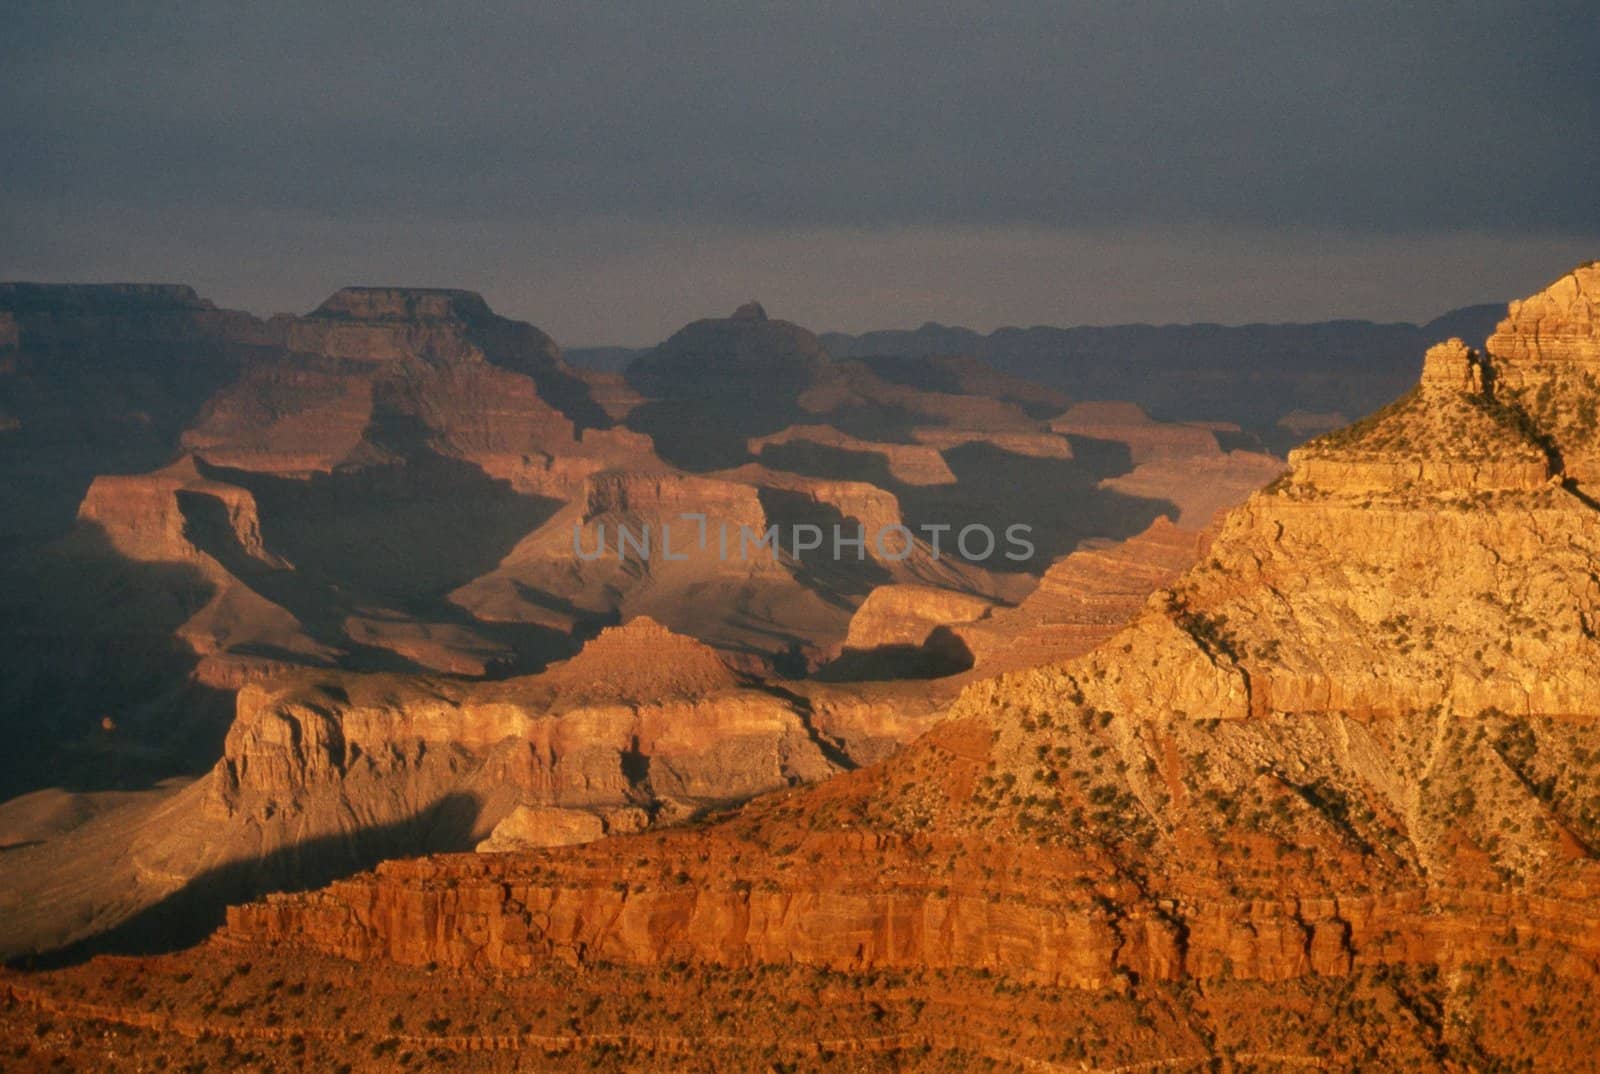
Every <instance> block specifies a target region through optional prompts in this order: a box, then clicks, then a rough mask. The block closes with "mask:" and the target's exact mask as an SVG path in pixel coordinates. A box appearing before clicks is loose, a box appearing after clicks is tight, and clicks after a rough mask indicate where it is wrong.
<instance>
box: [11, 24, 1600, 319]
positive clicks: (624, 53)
mask: <svg viewBox="0 0 1600 1074" xmlns="http://www.w3.org/2000/svg"><path fill="white" fill-rule="evenodd" d="M230 6H231V5H224V4H218V3H207V4H194V5H182V4H180V5H165V4H163V5H155V4H148V5H147V4H137V5H134V4H126V3H120V2H119V3H95V4H80V3H71V2H60V0H56V2H46V3H37V4H35V3H26V2H24V3H18V2H16V0H3V11H0V26H3V33H0V199H3V200H0V276H4V277H26V278H45V279H85V280H87V279H174V280H183V281H187V282H191V283H194V284H195V285H196V286H198V287H199V288H200V289H201V290H202V291H203V292H204V293H206V294H208V295H209V296H211V297H213V298H215V299H216V300H218V301H219V302H224V303H226V304H230V305H240V306H244V307H246V308H251V309H255V310H258V311H262V312H269V311H272V310H279V309H292V310H298V309H304V308H307V307H309V306H311V305H313V304H314V303H315V302H316V301H317V300H319V299H320V298H321V297H322V296H323V295H324V294H325V293H326V292H328V291H330V290H332V289H333V288H335V287H337V286H339V285H340V284H343V283H352V282H367V283H379V282H383V283H416V284H436V285H445V284H449V285H457V286H465V287H472V288H475V289H478V290H481V291H483V292H484V293H485V294H486V295H487V296H488V297H489V298H490V300H491V301H492V302H493V303H494V304H495V305H496V307H497V308H499V309H501V310H502V311H503V312H507V313H510V314H514V315H517V316H521V317H525V318H527V319H530V320H533V321H535V322H536V323H538V324H540V325H542V326H543V327H545V328H546V329H548V330H549V331H551V332H553V333H554V334H555V335H556V336H557V338H558V339H560V340H562V341H563V342H566V343H585V342H601V341H612V342H629V343H638V342H647V341H651V340H654V339H657V338H660V337H661V336H662V335H664V334H665V333H667V332H668V331H670V330H671V329H672V328H674V327H675V326H677V325H678V324H680V323H681V322H683V321H685V320H688V319H691V318H692V317H695V316H700V315H703V314H707V313H712V312H725V311H726V309H731V308H732V306H734V305H735V304H737V303H738V302H739V301H742V300H743V299H745V298H747V297H750V296H752V295H754V296H758V297H760V298H761V299H763V300H764V301H765V302H766V304H767V306H768V308H769V309H770V310H772V311H773V312H774V314H777V315H783V316H788V317H790V318H792V319H796V320H801V321H803V322H805V323H808V324H810V325H812V326H813V327H817V328H844V329H860V328H865V327H885V326H893V325H914V324H917V323H920V322H922V321H924V320H928V319H937V320H943V321H947V322H955V321H960V322H964V323H968V324H972V325H974V326H976V327H980V328H989V327H993V326H995V325H998V324H1006V323H1020V324H1030V323H1063V324H1064V323H1083V322H1108V321H1123V320H1158V321H1169V320H1192V319H1212V320H1222V321H1241V320H1252V319H1272V320H1277V319H1315V318H1322V317H1328V316H1336V315H1347V316H1368V317H1374V318H1398V319H1420V318H1426V317H1429V316H1432V315H1433V314H1435V313H1437V312H1441V311H1442V310H1444V309H1445V308H1447V307H1450V306H1454V305H1460V304H1464V303H1467V302H1472V301H1482V300H1486V299H1502V298H1507V297H1512V296H1514V295H1517V294H1520V293H1524V292H1527V291H1529V290H1532V289H1534V288H1536V287H1538V286H1540V285H1541V284H1542V283H1544V282H1545V281H1546V280H1548V279H1549V278H1552V277H1554V276H1556V275H1558V274H1559V273H1560V272H1561V271H1563V270H1565V269H1566V268H1568V267H1570V265H1571V264H1572V263H1575V262H1577V261H1579V260H1586V259H1589V258H1593V257H1597V256H1600V183H1597V177H1600V4H1596V3H1594V2H1593V0H1587V2H1584V3H1576V2H1575V3H1563V4H1555V3H1550V4H1546V3H1470V2H1464V3H1452V4H1443V3H1439V4H1435V3H1428V2H1407V3H1403V4H1392V3H1382V4H1377V3H1374V4H1363V3H1348V2H1346V3H1329V4H1312V3H1299V2H1294V0H1273V2H1268V3H1259V4H1254V3H1222V2H1206V3H1194V2H1188V3H1174V4H1145V3H1137V2H1111V0H1106V2H1101V3H1085V4H1077V3H1046V2H1042V0H1030V2H1024V3H1009V4H1008V3H987V4H976V3H975V4H971V5H957V4H952V3H946V4H938V5H913V4H877V3H870V2H866V0H854V2H849V3H819V4H806V3H785V4H770V5H768V4H761V3H754V2H751V0H745V2H740V3H711V2H695V3H691V2H671V0H653V2H649V3H640V4H633V3H612V2H605V0H584V2H572V3H560V2H546V3H537V4H505V5H494V4H484V5H470V6H471V7H472V8H473V10H472V12H471V13H462V12H459V11H456V10H453V5H445V4H438V5H428V6H426V7H421V6H418V7H412V6H409V5H406V4H402V3H393V2H390V3H382V4H365V3H362V4H338V3H329V2H324V3H322V4H317V5H306V6H299V5H295V4H287V3H269V4H251V5H239V6H238V7H237V8H234V9H233V10H228V8H229V7H230ZM463 6H468V5H463Z"/></svg>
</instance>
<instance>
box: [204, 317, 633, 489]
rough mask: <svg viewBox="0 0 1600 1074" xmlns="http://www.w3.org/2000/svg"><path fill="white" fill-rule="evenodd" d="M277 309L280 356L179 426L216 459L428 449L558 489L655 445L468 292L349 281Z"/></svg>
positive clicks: (281, 461) (306, 458)
mask: <svg viewBox="0 0 1600 1074" xmlns="http://www.w3.org/2000/svg"><path fill="white" fill-rule="evenodd" d="M273 323H274V326H275V328H276V329H277V330H278V331H279V333H280V334H281V337H282V339H283V346H284V352H285V353H284V354H283V356H282V357H281V358H280V359H279V360H277V361H275V362H273V363H268V364H265V365H263V366H261V367H260V368H255V369H252V370H251V371H250V372H249V373H248V374H247V375H246V376H245V377H244V378H242V379H241V380H240V381H239V382H238V383H236V384H235V385H233V386H232V387H230V388H229V389H228V390H227V391H225V392H222V393H220V394H219V395H218V396H217V397H215V398H214V399H212V400H211V402H210V403H209V404H208V406H207V408H206V412H205V414H204V415H203V416H202V418H201V420H200V421H199V422H198V423H196V425H195V427H194V428H192V429H190V430H189V431H188V432H187V433H186V434H185V436H184V444H185V446H186V447H187V448H188V449H189V450H191V451H194V452H196V453H198V454H200V455H202V456H203V457H204V458H205V459H206V460H207V461H209V462H211V463H213V464H215V465H218V466H226V467H237V468H240V469H245V470H253V471H264V472H270V473H278V474H290V475H297V474H307V473H314V472H328V471H331V470H333V469H334V468H335V467H340V466H345V467H349V466H359V465H363V464H366V465H370V464H372V463H373V462H377V461H382V460H385V459H393V458H396V457H402V458H403V457H406V456H409V455H412V454H414V453H416V452H417V451H419V450H426V451H432V452H437V453H439V454H442V455H446V456H449V457H452V458H461V459H465V460H468V461H471V462H473V463H474V464H475V465H478V466H480V467H481V468H482V469H483V470H484V471H485V472H486V473H489V474H490V475H491V476H494V477H498V478H501V479H504V480H506V481H509V482H510V483H511V485H512V486H513V487H514V488H516V489H517V490H518V491H519V492H524V493H530V494H565V493H568V492H570V491H571V490H572V488H573V487H574V485H575V483H576V482H577V481H579V480H581V479H582V477H583V476H584V475H585V474H587V473H591V472H593V471H594V470H596V469H599V468H601V467H602V466H604V465H607V464H609V463H615V462H618V461H621V460H623V459H625V458H628V457H630V456H643V457H645V458H646V459H647V458H648V456H649V454H650V445H649V441H648V440H646V439H644V438H642V437H639V436H636V435H632V434H628V433H626V432H623V431H621V430H616V429H613V428H611V426H612V425H613V422H612V419H611V418H610V416H609V414H608V413H607V412H606V411H605V409H604V408H603V407H601V406H600V404H599V403H597V402H596V401H595V399H594V393H593V391H592V390H591V388H590V386H589V385H588V384H587V383H586V382H585V381H584V380H583V379H582V378H581V377H580V376H579V375H578V374H577V373H575V372H574V371H572V370H571V369H569V368H568V367H567V366H566V364H565V363H564V362H563V361H562V359H561V354H560V351H559V349H558V348H557V347H556V345H555V343H554V341H553V340H551V339H550V337H549V336H547V335H545V334H544V333H543V332H541V331H539V330H538V329H537V328H535V327H533V326H532V325H528V324H524V323H521V322H518V321H511V320H507V319H505V318H502V317H499V316H496V315H495V314H494V313H493V312H492V311H491V310H490V309H489V306H488V304H487V303H485V302H484V300H483V299H482V298H481V297H480V296H478V295H476V294H473V293H471V292H467V291H444V290H428V289H416V288H365V287H352V288H345V289H344V290H342V291H340V292H338V293H337V294H335V295H333V296H332V297H331V298H329V299H328V300H327V301H326V302H324V303H323V304H322V305H321V306H319V307H318V308H317V309H316V310H314V311H312V312H311V313H310V314H308V315H307V316H305V317H298V318H280V319H278V320H277V321H275V322H273Z"/></svg>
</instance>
